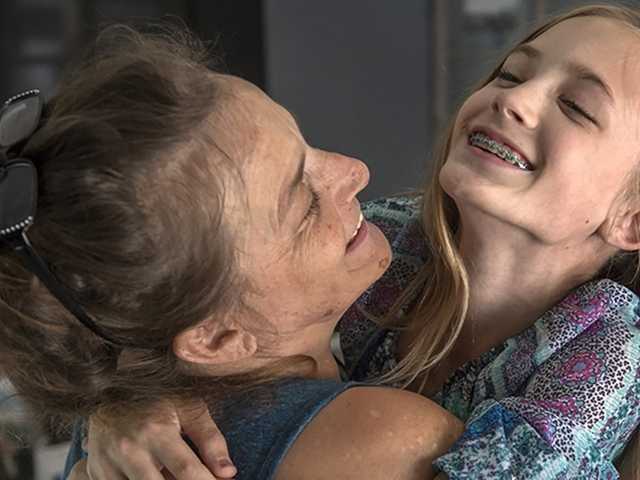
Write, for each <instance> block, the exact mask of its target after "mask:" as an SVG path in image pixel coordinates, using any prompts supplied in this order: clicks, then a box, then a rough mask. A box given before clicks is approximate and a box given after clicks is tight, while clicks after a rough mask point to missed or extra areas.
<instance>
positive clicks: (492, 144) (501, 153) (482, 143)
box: [469, 132, 533, 171]
mask: <svg viewBox="0 0 640 480" xmlns="http://www.w3.org/2000/svg"><path fill="white" fill-rule="evenodd" d="M469 143H470V144H471V145H473V146H475V147H478V148H481V149H482V150H485V151H487V152H490V153H493V154H494V155H495V156H497V157H499V158H501V159H502V160H504V161H505V162H507V163H510V164H511V165H513V166H515V167H518V168H519V169H521V170H528V171H530V170H533V166H532V165H531V164H530V163H529V162H527V161H526V160H525V159H524V158H522V157H521V156H520V155H519V154H517V153H516V152H514V151H513V150H511V149H510V148H509V147H507V146H506V145H504V144H502V143H500V142H496V141H495V140H493V139H492V138H490V137H488V136H487V135H485V134H484V133H480V132H475V133H472V134H471V136H470V137H469Z"/></svg>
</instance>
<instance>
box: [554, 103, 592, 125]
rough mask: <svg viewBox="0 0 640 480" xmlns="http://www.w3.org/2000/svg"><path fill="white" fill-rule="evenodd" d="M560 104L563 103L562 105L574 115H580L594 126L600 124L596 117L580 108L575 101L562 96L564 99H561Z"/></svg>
mask: <svg viewBox="0 0 640 480" xmlns="http://www.w3.org/2000/svg"><path fill="white" fill-rule="evenodd" d="M560 102H562V104H563V105H564V106H565V107H566V108H568V109H569V110H570V111H571V112H572V113H573V114H578V115H580V116H582V117H584V118H586V119H587V120H588V121H590V122H591V123H593V124H594V125H598V122H597V121H596V119H595V118H594V116H593V115H591V114H590V113H589V112H587V111H586V110H585V109H584V108H583V107H582V106H580V105H579V104H578V103H576V102H575V101H574V100H572V99H570V98H567V97H564V96H562V97H560Z"/></svg>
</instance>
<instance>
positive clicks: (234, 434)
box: [63, 378, 362, 480]
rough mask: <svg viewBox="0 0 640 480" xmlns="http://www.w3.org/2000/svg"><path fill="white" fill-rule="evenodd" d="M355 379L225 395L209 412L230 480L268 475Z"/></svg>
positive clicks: (287, 383) (77, 447)
mask: <svg viewBox="0 0 640 480" xmlns="http://www.w3.org/2000/svg"><path fill="white" fill-rule="evenodd" d="M354 386H362V384H359V383H354V382H350V383H344V382H339V381H335V380H311V379H302V378H297V379H287V380H283V381H280V382H277V383H273V384H269V385H265V386H261V387H255V388H253V389H251V390H249V391H247V392H244V393H239V394H235V395H231V396H230V398H228V399H226V400H225V402H224V404H223V405H222V407H221V408H220V410H219V413H217V414H216V415H215V419H216V423H217V424H218V427H219V428H220V430H221V431H222V432H223V433H224V435H225V438H226V440H227V445H228V447H229V453H230V454H231V458H232V459H233V462H234V463H235V465H236V467H237V468H238V475H236V477H235V478H236V480H270V479H273V478H274V476H275V473H276V470H277V467H278V465H280V463H281V462H282V460H283V458H284V456H285V455H286V453H287V451H288V450H289V448H290V447H291V446H292V445H293V443H294V442H295V440H296V439H297V438H298V436H299V435H300V434H301V433H302V431H303V430H304V428H305V427H306V426H307V425H308V424H309V423H310V422H311V421H312V420H313V418H314V417H315V416H316V415H317V414H318V413H319V412H320V411H321V410H322V408H323V407H325V406H326V405H328V404H329V403H330V402H331V401H332V400H333V399H335V398H336V397H337V396H338V395H340V394H341V393H343V392H344V391H346V390H348V389H349V388H352V387H354ZM81 432H82V426H81V425H80V424H77V425H76V428H74V434H73V439H72V444H71V449H70V451H69V455H68V456H67V463H66V468H65V472H64V477H63V478H64V479H66V478H67V476H68V475H69V472H70V471H71V468H72V467H73V465H75V464H76V462H78V460H80V459H81V458H84V457H85V456H86V452H84V451H83V450H82V435H81Z"/></svg>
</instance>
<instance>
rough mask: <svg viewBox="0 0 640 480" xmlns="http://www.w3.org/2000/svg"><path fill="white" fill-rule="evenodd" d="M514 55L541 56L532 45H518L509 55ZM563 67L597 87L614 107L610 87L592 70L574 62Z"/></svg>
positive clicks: (536, 57)
mask: <svg viewBox="0 0 640 480" xmlns="http://www.w3.org/2000/svg"><path fill="white" fill-rule="evenodd" d="M516 53H519V54H522V55H525V56H527V57H529V58H530V59H539V58H540V57H542V55H543V54H542V52H541V51H540V50H538V49H537V48H535V47H534V46H533V45H530V44H528V43H524V44H522V45H518V46H517V47H516V48H514V49H513V51H512V52H511V54H512V55H513V54H516ZM564 67H565V69H566V70H567V71H568V72H570V73H571V74H572V75H574V76H576V77H577V78H578V80H582V81H586V82H589V83H592V84H593V85H595V86H596V87H598V88H599V89H600V90H601V91H602V92H603V93H604V94H605V96H606V97H607V100H609V103H611V105H615V100H614V97H613V91H612V90H611V87H609V85H608V84H607V82H605V81H604V80H603V79H602V77H601V76H600V75H598V74H597V73H596V72H594V71H593V70H592V69H590V68H589V67H587V66H586V65H583V64H581V63H579V62H575V61H567V62H565V64H564Z"/></svg>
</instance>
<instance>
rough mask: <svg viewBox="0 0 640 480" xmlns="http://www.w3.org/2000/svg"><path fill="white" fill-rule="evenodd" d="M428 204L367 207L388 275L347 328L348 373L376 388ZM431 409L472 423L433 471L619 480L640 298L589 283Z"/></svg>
mask: <svg viewBox="0 0 640 480" xmlns="http://www.w3.org/2000/svg"><path fill="white" fill-rule="evenodd" d="M419 201H420V199H410V198H404V197H397V198H387V199H382V200H379V201H374V202H370V203H368V204H366V205H365V206H364V208H363V210H364V212H365V215H366V216H367V218H368V219H369V220H370V221H372V222H373V223H375V224H377V225H378V226H379V227H380V228H381V229H382V230H383V232H384V233H385V235H386V236H387V238H388V239H389V241H390V243H391V246H392V249H393V252H394V259H393V262H392V264H391V266H390V268H389V270H388V271H387V272H386V273H385V275H384V276H383V277H382V278H381V279H380V280H379V281H378V282H377V283H376V284H375V285H373V286H372V287H371V288H370V289H369V290H368V291H367V292H365V294H364V295H363V296H362V297H361V298H360V299H359V300H358V302H357V303H356V304H355V305H354V306H353V307H352V308H351V309H350V310H349V311H348V312H347V313H346V314H345V316H344V317H343V319H342V320H341V322H340V325H339V326H338V329H339V333H340V344H341V349H342V355H343V358H344V363H345V370H346V372H347V374H348V376H349V377H350V379H352V380H371V379H375V378H376V377H378V376H379V375H380V374H383V373H385V372H388V371H389V370H390V369H391V368H393V367H394V366H395V364H396V348H397V339H398V334H397V332H395V331H391V330H385V329H382V328H380V327H379V326H378V325H377V324H375V323H374V322H373V321H371V320H370V318H371V315H373V316H382V315H383V314H384V312H385V311H387V310H388V308H389V307H390V306H391V305H392V304H393V303H394V301H395V300H396V299H397V298H398V295H400V293H401V292H402V290H403V289H404V288H405V287H407V286H408V285H409V283H410V282H411V280H412V279H413V278H414V277H415V275H416V274H417V272H418V270H419V268H420V266H421V265H422V264H423V263H424V262H425V259H426V256H427V254H428V252H427V248H426V245H425V243H424V240H423V235H422V231H421V229H420V223H419V210H420V209H419ZM433 400H434V401H436V402H438V403H439V404H440V405H442V406H443V407H444V408H446V409H447V410H449V411H450V412H452V413H453V414H455V415H456V416H458V417H459V418H461V419H462V420H463V421H465V422H466V430H465V433H464V434H463V435H462V437H461V438H460V439H459V440H458V442H457V443H456V444H455V445H454V446H453V447H452V449H451V450H450V451H449V452H448V453H447V454H445V455H444V456H442V457H440V458H439V459H437V460H436V462H435V466H436V467H437V468H439V469H441V470H442V471H444V472H446V474H447V475H448V476H449V478H450V479H452V480H457V479H482V478H489V479H520V478H523V479H524V478H526V479H528V480H538V479H563V480H566V479H616V478H619V476H618V473H617V471H616V470H615V468H614V466H613V463H612V462H613V461H614V460H615V459H616V457H617V456H618V455H619V454H620V453H621V451H622V449H623V448H624V446H625V445H626V443H627V442H628V440H629V438H630V437H631V435H632V433H633V431H634V430H635V429H636V428H637V427H638V425H639V424H640V301H639V299H638V296H637V295H636V294H635V293H633V292H631V291H630V290H628V289H627V288H625V287H623V286H621V285H619V284H616V283H615V282H613V281H611V280H597V281H592V282H589V283H586V284H584V285H582V286H580V287H579V288H577V289H576V290H575V291H573V292H572V293H571V294H570V295H569V296H567V297H566V298H565V299H564V300H562V301H561V302H560V303H558V304H557V305H556V306H554V307H553V308H552V309H550V310H549V311H548V312H546V313H545V314H544V315H542V317H540V318H539V319H538V320H537V321H536V322H535V324H534V325H532V326H531V327H529V328H528V329H527V330H525V331H524V332H522V333H520V334H519V335H517V336H515V337H513V338H510V339H508V340H507V341H505V342H504V343H503V344H502V345H500V346H499V347H496V348H494V349H493V350H490V351H489V352H486V353H485V354H483V355H482V356H481V357H480V358H477V359H475V360H473V361H471V362H468V363H467V364H465V365H464V366H462V367H461V368H460V369H458V370H457V371H456V372H455V373H454V374H453V375H452V376H451V377H450V378H449V379H448V380H447V381H446V382H445V384H444V386H443V388H442V390H441V391H440V392H438V393H437V394H436V395H435V396H434V397H433Z"/></svg>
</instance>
